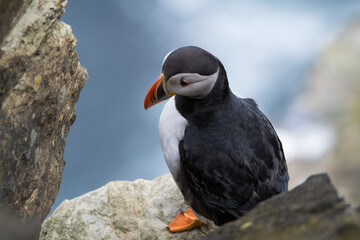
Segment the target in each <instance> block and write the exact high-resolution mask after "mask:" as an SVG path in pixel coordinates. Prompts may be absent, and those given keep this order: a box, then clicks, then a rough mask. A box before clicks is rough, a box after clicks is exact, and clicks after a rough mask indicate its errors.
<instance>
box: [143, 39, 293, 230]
mask: <svg viewBox="0 0 360 240" xmlns="http://www.w3.org/2000/svg"><path fill="white" fill-rule="evenodd" d="M164 100H168V102H167V103H166V104H165V105H164V108H163V110H162V112H161V115H160V120H159V126H158V130H159V137H160V143H161V147H162V151H163V154H164V158H165V161H166V164H167V166H168V168H169V170H170V173H171V175H172V177H173V179H174V181H175V183H176V184H177V186H178V188H179V189H180V191H181V193H182V195H183V197H184V199H185V201H186V202H187V203H188V204H189V206H190V208H189V209H187V210H186V211H185V210H183V209H180V210H181V211H179V213H178V214H177V215H176V216H175V217H174V219H173V220H172V221H171V222H170V223H169V225H168V229H169V231H170V232H180V231H185V230H190V229H192V228H195V227H198V226H201V225H203V224H207V223H210V222H213V223H215V224H216V225H218V226H220V225H222V224H224V223H227V222H230V221H233V220H235V219H238V218H240V217H241V216H243V215H244V214H246V213H247V212H249V211H250V210H251V209H252V208H254V207H255V206H256V205H257V204H258V203H259V202H261V201H263V200H265V199H268V198H270V197H272V196H274V195H276V194H279V193H281V192H285V191H287V189H288V181H289V174H288V170H287V165H286V160H285V156H284V151H283V147H282V144H281V141H280V139H279V137H278V136H277V134H276V132H275V130H274V127H273V126H272V124H271V123H270V121H269V120H268V119H267V117H266V116H265V115H264V114H263V113H262V112H261V111H260V110H259V107H258V105H257V104H256V102H255V101H254V100H253V99H251V98H242V97H240V95H238V94H235V93H233V92H232V91H231V90H230V88H229V82H228V78H227V75H226V71H225V68H224V66H223V64H222V63H221V62H220V60H219V59H218V58H216V57H215V56H214V55H212V54H211V53H209V52H207V51H206V50H204V49H202V48H199V47H195V46H187V47H181V48H178V49H175V50H173V51H171V52H169V53H168V54H167V55H166V56H165V57H164V59H163V62H162V67H161V74H160V77H159V78H158V80H157V81H156V82H155V83H154V84H153V85H152V86H151V87H150V89H149V91H148V92H147V94H146V97H145V100H144V108H145V109H146V110H147V109H148V108H150V107H152V106H154V105H155V104H158V103H160V102H162V101H164Z"/></svg>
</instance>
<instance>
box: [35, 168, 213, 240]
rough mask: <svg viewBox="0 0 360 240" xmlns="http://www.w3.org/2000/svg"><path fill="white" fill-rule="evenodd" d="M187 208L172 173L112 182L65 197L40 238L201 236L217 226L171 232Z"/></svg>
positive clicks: (164, 237) (179, 237)
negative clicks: (72, 197)
mask: <svg viewBox="0 0 360 240" xmlns="http://www.w3.org/2000/svg"><path fill="white" fill-rule="evenodd" d="M180 207H182V208H187V207H188V206H187V205H186V204H185V202H184V199H183V197H182V195H181V193H180V191H179V190H178V188H177V186H176V184H175V182H174V181H173V179H172V177H171V175H170V174H167V175H163V176H160V177H157V178H155V179H154V180H153V181H149V180H142V179H140V180H136V181H134V182H129V181H116V182H110V183H108V184H107V185H105V186H104V187H101V188H99V189H97V190H95V191H92V192H89V193H87V194H85V195H82V196H80V197H77V198H75V199H73V200H65V201H64V202H63V203H62V204H61V205H60V206H59V207H58V208H57V209H56V210H55V211H54V213H53V214H52V215H51V216H50V217H49V218H48V219H47V220H46V221H45V222H44V224H43V227H42V231H41V235H40V239H42V240H45V239H46V240H49V239H54V240H55V239H71V238H75V239H78V240H81V239H84V240H85V239H129V240H130V239H134V240H137V239H194V240H195V239H200V238H202V237H203V236H205V234H206V233H208V232H209V231H210V230H212V229H213V228H214V226H203V227H201V228H198V229H194V230H192V231H188V232H181V233H175V234H174V233H170V232H169V231H168V230H167V229H166V226H167V224H168V223H169V222H170V221H171V220H172V218H173V217H174V216H175V215H176V214H177V213H178V212H179V208H180Z"/></svg>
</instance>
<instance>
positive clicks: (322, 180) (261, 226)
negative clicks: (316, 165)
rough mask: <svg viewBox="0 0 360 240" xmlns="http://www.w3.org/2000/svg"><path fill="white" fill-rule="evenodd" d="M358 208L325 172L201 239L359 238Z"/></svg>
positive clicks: (359, 215) (261, 204)
mask: <svg viewBox="0 0 360 240" xmlns="http://www.w3.org/2000/svg"><path fill="white" fill-rule="evenodd" d="M359 236H360V211H359V209H358V210H355V209H352V208H351V207H350V206H349V205H348V204H347V203H346V202H345V201H344V200H343V199H341V198H339V197H338V193H337V191H336V189H335V188H334V186H333V185H332V184H331V182H330V179H329V177H328V176H327V175H326V174H319V175H314V176H311V177H310V178H309V179H308V180H307V181H306V182H305V183H303V184H302V185H300V186H298V187H296V188H295V189H293V190H292V191H290V192H287V193H283V194H280V195H277V196H275V197H272V198H270V199H269V200H267V201H265V202H262V203H260V204H259V205H258V206H256V207H255V208H254V209H253V210H252V211H250V212H249V213H248V214H246V215H245V216H244V217H242V218H240V219H238V220H236V221H234V222H231V223H228V224H226V225H224V226H222V227H221V228H218V229H217V230H215V231H214V232H212V233H210V234H209V235H207V236H206V237H205V238H204V240H223V239H227V240H237V239H239V240H240V239H241V240H253V239H254V240H258V239H267V240H272V239H274V240H275V239H276V240H279V239H292V240H297V239H299V240H300V239H301V240H303V239H307V240H312V239H314V240H315V239H316V240H320V239H324V240H325V239H334V240H335V239H339V240H340V239H354V240H355V239H359Z"/></svg>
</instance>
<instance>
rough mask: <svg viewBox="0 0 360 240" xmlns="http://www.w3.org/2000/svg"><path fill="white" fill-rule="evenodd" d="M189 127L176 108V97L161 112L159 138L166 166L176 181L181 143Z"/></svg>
mask: <svg viewBox="0 0 360 240" xmlns="http://www.w3.org/2000/svg"><path fill="white" fill-rule="evenodd" d="M187 125H188V124H187V121H186V119H185V118H184V117H183V116H181V115H180V113H179V112H178V111H177V109H176V107H175V97H172V98H171V99H169V100H168V102H167V103H166V104H165V106H164V109H163V110H162V112H161V115H160V120H159V136H160V143H161V147H162V150H163V153H164V158H165V161H166V164H167V166H168V168H169V170H170V173H171V175H172V176H173V178H174V179H175V181H176V179H177V175H178V171H179V169H180V167H181V166H180V154H179V142H180V141H181V140H182V139H183V137H184V134H185V128H186V126H187Z"/></svg>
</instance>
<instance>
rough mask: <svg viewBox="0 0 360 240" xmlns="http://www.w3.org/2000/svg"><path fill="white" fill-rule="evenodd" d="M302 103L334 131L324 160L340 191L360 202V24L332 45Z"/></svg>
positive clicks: (314, 71)
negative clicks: (335, 139) (330, 145)
mask: <svg viewBox="0 0 360 240" xmlns="http://www.w3.org/2000/svg"><path fill="white" fill-rule="evenodd" d="M301 101H303V102H305V103H306V104H307V105H308V106H309V107H310V108H311V110H312V111H313V113H315V114H317V115H318V116H320V117H321V118H323V119H325V120H326V121H327V122H329V123H330V124H331V125H332V126H333V127H334V129H335V131H336V135H337V143H336V145H335V147H334V149H333V150H332V151H331V152H329V153H328V154H327V155H326V156H324V157H323V159H322V165H321V166H322V167H323V166H327V167H326V171H327V172H329V173H330V175H331V176H332V179H333V181H334V183H335V185H336V186H337V188H338V190H339V192H340V193H341V194H342V195H344V196H346V198H347V199H348V200H349V201H351V202H352V203H354V204H359V203H360V191H358V189H359V186H358V185H359V182H360V174H359V172H360V148H359V146H360V21H359V20H358V21H357V22H354V23H353V24H351V25H350V26H349V27H348V28H347V29H345V30H344V31H343V33H342V34H341V35H340V36H339V37H338V38H337V39H336V40H335V41H334V42H333V43H331V44H330V45H329V46H328V47H327V48H326V49H325V51H324V52H323V53H322V55H321V56H320V57H319V60H318V61H317V62H316V64H315V66H314V69H313V71H312V72H311V75H310V78H309V81H308V89H307V91H306V93H305V94H304V96H302V98H301Z"/></svg>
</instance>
